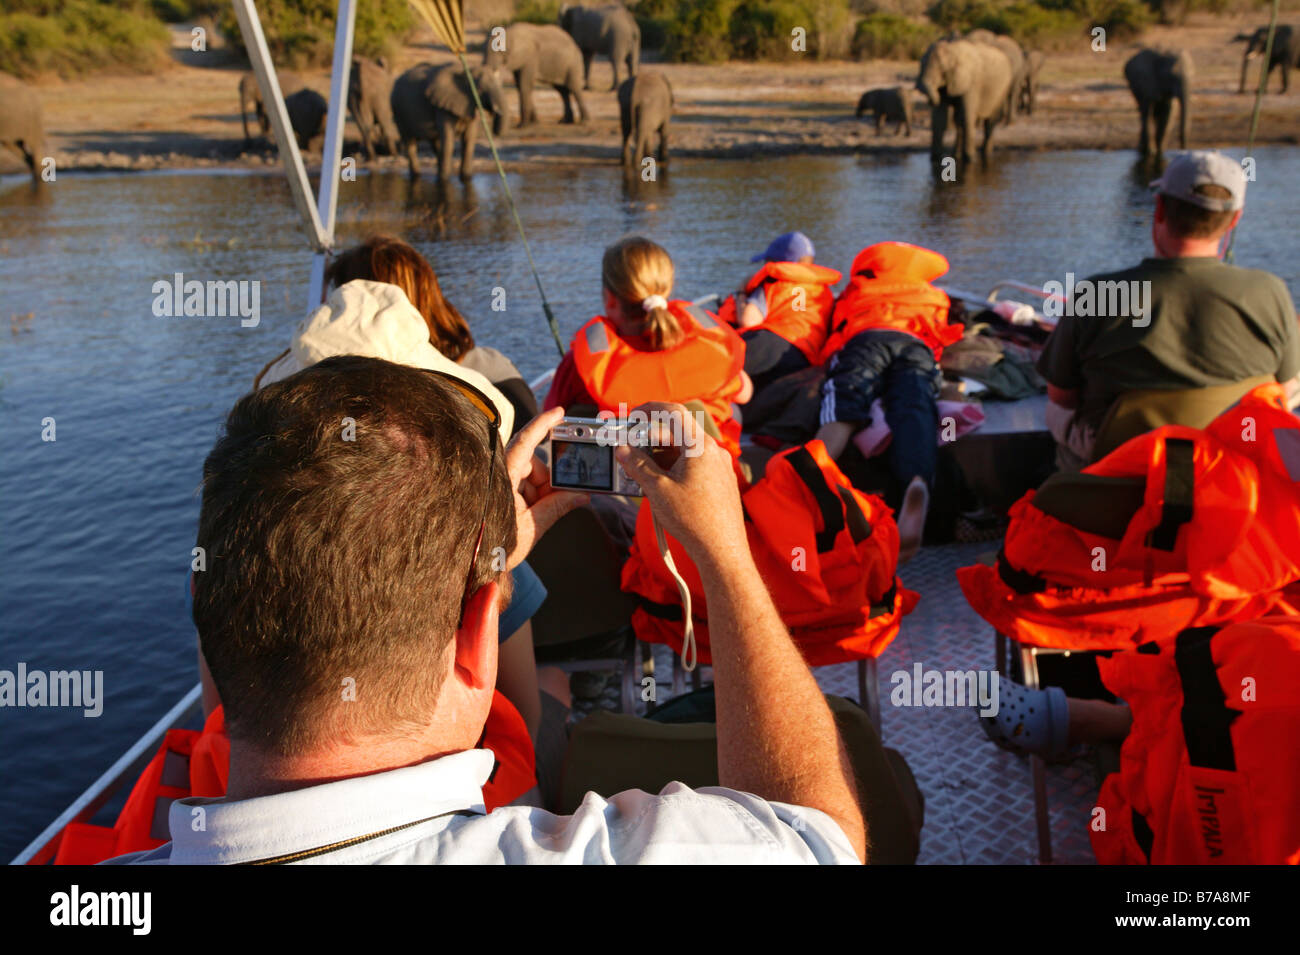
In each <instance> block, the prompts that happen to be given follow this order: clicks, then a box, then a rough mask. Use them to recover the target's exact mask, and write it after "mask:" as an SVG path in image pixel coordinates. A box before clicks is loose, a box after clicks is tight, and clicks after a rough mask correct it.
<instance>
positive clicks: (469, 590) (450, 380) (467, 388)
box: [425, 368, 501, 621]
mask: <svg viewBox="0 0 1300 955" xmlns="http://www.w3.org/2000/svg"><path fill="white" fill-rule="evenodd" d="M425 371H427V372H428V373H429V374H431V375H435V376H437V377H438V378H440V379H442V380H443V381H445V382H446V383H447V384H449V385H451V386H452V387H453V388H455V389H456V390H457V391H459V392H460V393H461V394H462V395H464V396H465V397H466V398H468V399H469V403H470V404H472V405H473V406H474V407H475V408H477V409H478V410H479V411H481V412H483V416H484V417H485V418H486V419H487V422H488V480H487V486H486V487H485V488H484V489H483V513H482V515H481V516H480V517H479V522H478V534H477V535H476V536H475V538H474V551H473V553H471V554H470V558H469V572H468V575H467V576H466V578H465V592H464V594H463V595H462V596H461V598H460V620H461V621H464V619H465V607H466V606H468V604H469V598H470V597H472V596H473V595H474V568H475V566H477V564H478V555H479V550H480V549H481V548H482V546H483V533H484V531H485V530H486V529H487V511H488V500H489V499H490V495H491V490H492V469H493V468H495V467H496V459H497V443H498V435H499V434H500V432H501V413H500V412H499V411H497V406H496V405H494V404H493V403H492V399H491V398H489V397H488V396H487V395H485V394H483V392H481V391H479V390H478V389H477V388H475V387H474V386H473V385H471V384H470V383H469V382H467V381H464V380H463V379H461V378H457V377H456V376H455V375H452V374H449V373H447V372H445V371H440V370H438V369H436V368H426V369H425Z"/></svg>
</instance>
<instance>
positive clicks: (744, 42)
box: [728, 0, 813, 60]
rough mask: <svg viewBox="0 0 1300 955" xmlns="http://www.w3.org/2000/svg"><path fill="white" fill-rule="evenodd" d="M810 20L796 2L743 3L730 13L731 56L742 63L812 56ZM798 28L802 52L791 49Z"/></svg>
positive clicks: (752, 0) (766, 0)
mask: <svg viewBox="0 0 1300 955" xmlns="http://www.w3.org/2000/svg"><path fill="white" fill-rule="evenodd" d="M810 24H811V17H810V16H809V14H808V10H807V8H805V7H804V5H803V4H802V3H799V2H798V0H744V2H742V3H741V4H740V6H738V7H737V8H736V9H735V11H734V12H733V13H732V14H731V21H730V28H729V31H728V35H729V36H730V38H731V55H732V56H733V57H735V58H737V59H742V60H793V59H796V58H798V57H801V56H805V55H806V54H808V53H812V52H813V50H812V38H811V37H809V36H808V33H809V26H810ZM796 29H802V30H803V31H804V33H803V39H804V42H803V44H802V46H803V50H802V51H796V50H795V49H794V40H795V34H794V31H795V30H796Z"/></svg>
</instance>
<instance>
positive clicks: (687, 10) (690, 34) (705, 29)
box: [641, 0, 740, 63]
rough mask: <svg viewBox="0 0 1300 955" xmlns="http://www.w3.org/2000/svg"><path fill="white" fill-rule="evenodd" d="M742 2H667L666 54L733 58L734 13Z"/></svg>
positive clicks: (715, 59)
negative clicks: (732, 17) (732, 27)
mask: <svg viewBox="0 0 1300 955" xmlns="http://www.w3.org/2000/svg"><path fill="white" fill-rule="evenodd" d="M739 5H740V0H680V2H678V3H674V4H665V5H664V6H665V8H666V10H667V15H666V16H664V17H663V24H664V58H665V59H668V60H679V61H683V62H690V63H722V62H725V61H726V60H729V59H731V56H732V50H731V43H732V41H731V15H732V13H733V12H735V9H736V7H738V6H739ZM641 6H642V7H645V6H651V7H653V6H654V5H653V4H645V3H642V4H641ZM651 15H652V16H653V14H651Z"/></svg>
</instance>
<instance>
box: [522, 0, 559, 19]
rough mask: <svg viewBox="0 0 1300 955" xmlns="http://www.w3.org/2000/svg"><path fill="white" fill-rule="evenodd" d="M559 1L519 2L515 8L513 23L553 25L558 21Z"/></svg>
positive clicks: (531, 0)
mask: <svg viewBox="0 0 1300 955" xmlns="http://www.w3.org/2000/svg"><path fill="white" fill-rule="evenodd" d="M560 6H561V4H560V0H520V3H519V4H518V5H517V6H516V7H515V17H514V20H513V21H512V22H515V23H520V22H522V23H541V24H553V23H558V22H559V20H560Z"/></svg>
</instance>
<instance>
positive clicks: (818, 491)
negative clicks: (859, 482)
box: [786, 448, 866, 554]
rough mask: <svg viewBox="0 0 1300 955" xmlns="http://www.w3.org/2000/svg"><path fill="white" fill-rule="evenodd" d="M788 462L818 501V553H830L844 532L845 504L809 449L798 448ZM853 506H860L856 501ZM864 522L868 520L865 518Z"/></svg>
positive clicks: (791, 454) (789, 456)
mask: <svg viewBox="0 0 1300 955" xmlns="http://www.w3.org/2000/svg"><path fill="white" fill-rule="evenodd" d="M786 460H787V461H789V462H790V466H791V467H792V468H794V473H795V474H797V475H798V476H799V480H801V481H803V483H804V485H805V486H806V487H807V488H808V490H809V491H810V492H811V493H812V496H813V498H814V499H815V500H816V501H817V508H818V510H820V511H821V514H822V529H821V530H820V531H818V532H817V553H819V554H826V553H829V552H830V551H832V550H834V549H835V538H837V537H838V536H839V534H840V531H842V530H844V503H843V502H842V501H841V499H840V496H839V495H838V494H836V493H835V492H834V491H832V490H831V487H830V485H829V484H828V483H827V481H826V475H825V474H823V473H822V469H821V468H819V467H818V466H817V462H816V461H815V460H814V459H813V456H812V454H811V453H810V452H809V451H808V449H807V448H796V449H795V450H793V451H791V452H790V453H789V454H788V455H786ZM853 506H854V507H857V506H858V502H857V501H856V500H855V501H854V502H853ZM859 513H860V511H859ZM863 520H864V521H865V520H866V518H865V517H863Z"/></svg>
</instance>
